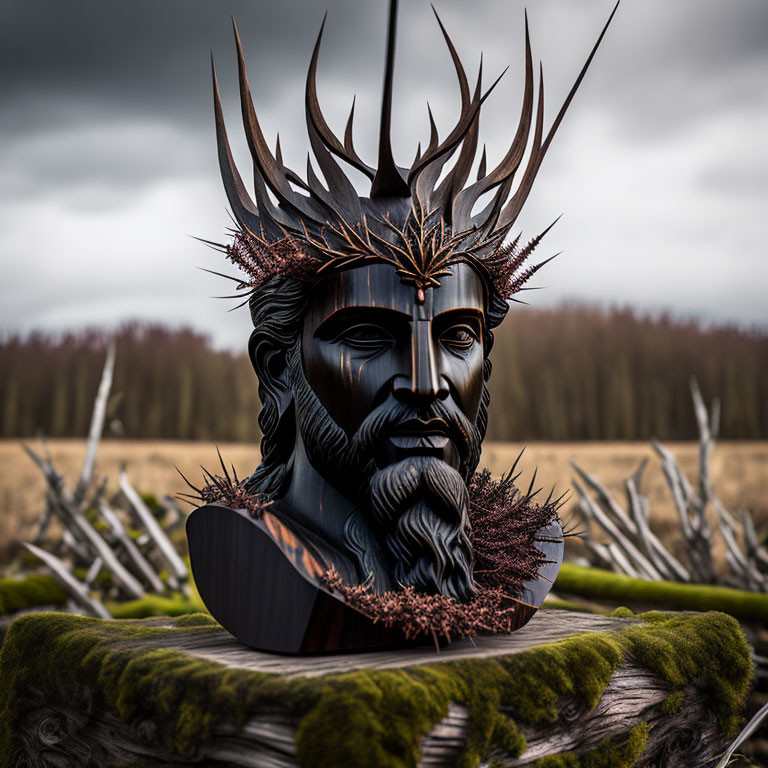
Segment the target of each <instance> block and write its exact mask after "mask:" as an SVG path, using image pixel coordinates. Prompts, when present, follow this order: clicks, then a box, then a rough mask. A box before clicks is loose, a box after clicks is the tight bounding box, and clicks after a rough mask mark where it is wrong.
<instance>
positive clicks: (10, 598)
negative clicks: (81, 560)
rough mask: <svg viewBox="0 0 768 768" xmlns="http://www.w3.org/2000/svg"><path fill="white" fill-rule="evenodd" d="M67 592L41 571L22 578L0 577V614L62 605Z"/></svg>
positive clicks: (5, 614) (4, 614)
mask: <svg viewBox="0 0 768 768" xmlns="http://www.w3.org/2000/svg"><path fill="white" fill-rule="evenodd" d="M66 602H67V592H66V590H65V589H64V587H62V586H61V585H60V584H59V582H58V581H56V580H55V579H53V578H52V577H50V576H44V575H43V574H41V573H33V574H30V575H29V576H27V577H26V578H24V579H11V578H8V579H0V616H7V615H8V614H9V613H16V612H17V611H23V610H25V609H27V608H35V607H37V606H41V605H56V606H60V605H64V603H66Z"/></svg>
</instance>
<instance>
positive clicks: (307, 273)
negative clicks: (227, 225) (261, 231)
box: [226, 230, 322, 290]
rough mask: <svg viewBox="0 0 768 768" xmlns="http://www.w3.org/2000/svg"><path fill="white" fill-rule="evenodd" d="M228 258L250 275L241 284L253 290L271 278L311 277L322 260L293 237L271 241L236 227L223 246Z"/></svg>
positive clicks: (309, 278) (308, 278) (314, 275)
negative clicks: (226, 243) (229, 240)
mask: <svg viewBox="0 0 768 768" xmlns="http://www.w3.org/2000/svg"><path fill="white" fill-rule="evenodd" d="M226 254H227V258H228V259H229V260H230V261H231V262H232V263H233V264H235V265H236V266H238V267H240V269H242V270H243V271H244V272H245V273H246V274H247V275H248V277H249V278H250V279H249V280H247V281H243V283H242V287H243V288H249V289H251V290H256V289H258V288H260V287H261V286H262V285H264V284H265V283H267V282H268V281H269V280H271V279H272V278H273V277H291V278H294V279H296V280H311V279H312V278H314V277H316V275H317V270H318V269H319V267H320V266H321V264H322V262H320V261H319V260H318V259H316V258H314V257H313V256H310V255H309V254H307V253H306V252H305V251H304V250H303V249H302V248H301V246H300V244H299V243H298V242H297V241H296V240H295V239H294V238H292V237H290V236H288V235H286V236H285V237H283V238H281V239H280V240H277V241H276V242H274V243H270V242H268V241H267V240H265V239H263V238H261V237H259V236H257V235H254V234H253V233H252V232H248V231H245V230H238V231H236V232H235V236H234V239H233V241H232V244H231V245H229V246H227V248H226Z"/></svg>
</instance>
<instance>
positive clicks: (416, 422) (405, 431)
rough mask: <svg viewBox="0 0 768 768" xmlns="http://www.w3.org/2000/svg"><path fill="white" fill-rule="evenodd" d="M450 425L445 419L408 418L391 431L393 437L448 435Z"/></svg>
mask: <svg viewBox="0 0 768 768" xmlns="http://www.w3.org/2000/svg"><path fill="white" fill-rule="evenodd" d="M448 434H449V433H448V425H447V424H446V423H445V421H444V420H443V419H438V418H432V419H408V420H406V421H402V422H400V423H399V424H398V425H397V426H395V427H394V428H393V429H391V430H390V431H389V435H390V436H391V437H417V438H421V437H430V436H435V437H448Z"/></svg>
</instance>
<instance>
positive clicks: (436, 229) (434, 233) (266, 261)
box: [218, 209, 549, 300]
mask: <svg viewBox="0 0 768 768" xmlns="http://www.w3.org/2000/svg"><path fill="white" fill-rule="evenodd" d="M386 224H387V226H388V227H389V228H390V230H391V231H392V232H394V234H395V235H396V239H395V241H394V242H389V241H388V240H386V239H384V238H382V237H381V235H379V234H377V233H376V232H375V231H373V230H371V229H369V228H368V226H367V222H363V224H362V226H361V231H358V230H357V229H356V228H354V227H351V226H350V225H349V224H347V223H346V222H344V221H343V220H340V221H339V224H338V225H333V224H330V223H328V224H327V225H326V227H325V228H324V230H323V234H321V235H320V236H317V237H314V236H310V235H309V233H306V234H305V235H303V236H302V235H295V236H294V235H289V234H286V235H285V237H283V238H281V239H279V240H277V241H275V242H269V241H268V240H267V239H266V238H264V237H261V236H260V235H256V234H254V233H253V232H251V231H249V230H245V229H238V230H235V232H234V239H233V241H232V244H231V245H228V246H226V247H224V246H218V247H219V248H220V249H221V250H223V251H224V252H225V253H226V256H227V258H228V259H229V260H230V261H231V262H232V263H233V264H235V265H236V266H238V267H240V268H241V269H242V270H243V271H244V272H245V273H246V274H247V275H248V278H249V279H248V280H244V281H243V282H242V283H241V284H240V286H239V287H240V288H241V289H250V290H256V289H258V288H260V287H261V286H262V285H264V284H265V283H267V282H268V281H269V280H271V279H272V278H273V277H290V278H294V279H296V280H314V279H317V278H318V277H319V276H320V275H321V274H322V273H323V272H329V271H334V270H342V269H346V268H348V267H350V266H353V265H357V264H361V263H365V262H366V261H368V262H371V261H383V262H385V263H388V264H391V265H392V266H393V267H395V269H396V270H397V274H398V275H399V276H400V278H401V279H402V280H405V281H407V282H410V283H413V284H414V285H415V286H416V287H417V288H420V289H426V288H428V287H430V286H432V287H436V286H438V285H439V284H440V278H441V277H444V276H445V275H447V274H448V273H449V272H450V266H451V265H452V264H455V263H457V262H461V261H464V260H467V261H470V262H472V263H475V264H482V265H483V266H484V267H485V270H486V273H487V275H488V276H489V277H490V280H491V283H492V285H493V288H494V290H495V291H496V292H497V293H498V294H499V296H500V297H501V298H502V299H504V300H508V299H510V298H511V297H512V296H513V295H514V294H515V293H517V292H518V291H520V290H521V289H522V288H523V286H524V285H525V284H526V283H527V282H528V280H530V279H531V277H533V275H534V274H536V272H537V271H538V270H539V269H540V268H541V267H543V266H544V264H545V263H546V261H544V262H540V263H538V264H534V265H532V266H530V267H528V268H526V269H523V265H524V264H525V263H526V262H527V261H528V259H529V257H530V256H531V254H532V253H533V251H534V250H535V249H536V246H537V245H538V244H539V242H540V241H541V239H542V238H543V237H544V235H545V234H546V233H547V232H548V231H549V227H548V228H547V229H546V230H544V232H542V233H541V234H540V235H537V236H536V237H534V238H533V239H532V240H531V241H530V242H528V243H527V244H526V245H524V246H522V247H521V246H520V235H518V236H517V238H515V240H514V241H513V242H511V243H509V244H508V245H504V246H500V247H499V248H497V249H496V250H495V251H494V252H493V253H491V254H490V255H489V256H485V257H478V256H475V255H473V254H474V252H475V251H476V248H477V246H475V247H473V248H471V249H470V250H469V252H467V253H465V252H463V251H462V241H463V240H464V239H465V238H466V236H467V233H466V232H463V233H458V234H455V235H451V234H450V233H449V231H448V230H447V229H446V227H445V224H444V222H443V221H442V219H440V220H439V221H437V222H432V223H431V224H427V221H426V219H425V217H424V214H423V212H422V211H421V209H418V210H417V211H416V212H414V214H413V215H412V216H411V217H409V219H408V221H407V222H406V224H405V226H404V227H403V229H402V230H400V229H398V228H396V227H395V226H394V225H392V224H391V223H389V222H386ZM329 237H331V238H332V239H333V244H332V243H331V242H330V241H329V239H328V238H329Z"/></svg>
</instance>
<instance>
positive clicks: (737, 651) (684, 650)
mask: <svg viewBox="0 0 768 768" xmlns="http://www.w3.org/2000/svg"><path fill="white" fill-rule="evenodd" d="M751 675H752V667H751V660H750V654H749V649H748V647H747V644H746V642H745V640H744V637H743V635H742V634H741V631H740V629H739V625H738V623H737V622H736V621H735V620H734V619H732V618H731V617H729V616H726V615H723V614H718V613H711V614H702V615H670V614H658V613H655V614H647V615H645V616H639V617H628V618H619V617H605V616H593V615H589V614H576V613H568V612H564V611H540V612H539V614H537V616H535V617H534V619H533V620H532V621H531V622H530V624H528V625H527V626H526V627H525V628H523V629H522V630H520V631H518V632H516V633H514V634H513V635H509V636H499V637H488V638H480V639H478V640H477V641H476V645H473V644H471V643H468V642H466V641H463V642H460V643H455V644H453V645H451V646H449V647H448V648H445V649H443V650H442V651H441V652H440V653H439V654H437V653H435V650H434V648H432V649H430V648H417V649H407V650H400V651H396V652H375V653H365V654H351V655H330V656H321V657H279V656H274V655H270V654H265V653H259V652H256V651H252V650H249V649H246V648H244V647H243V646H241V645H239V644H238V643H237V642H236V641H235V640H234V639H232V638H231V637H230V636H229V635H227V634H226V633H225V632H224V631H223V630H222V629H221V628H220V627H218V625H216V624H215V623H214V622H213V620H212V619H211V618H210V617H209V616H205V615H201V614H198V615H191V616H184V617H179V618H153V619H145V620H122V621H102V620H99V619H90V618H84V617H77V616H68V615H64V614H55V613H49V614H35V615H30V616H24V617H22V618H20V619H18V620H17V621H16V622H14V623H13V625H12V626H11V628H10V630H9V631H8V634H7V637H6V641H5V644H4V646H3V648H2V651H1V652H0V766H1V767H2V768H11V767H13V768H16V766H22V765H25V766H27V765H49V764H51V765H53V764H56V765H58V764H62V765H64V764H66V765H69V766H91V765H98V766H105V767H106V766H122V765H132V766H137V765H138V766H141V765H146V766H155V765H157V766H159V765H168V764H169V763H170V764H172V765H176V766H181V765H185V764H188V763H193V762H198V763H203V764H205V765H207V766H217V765H221V766H224V765H227V766H252V767H254V768H255V767H256V766H262V767H264V768H266V767H267V766H269V767H270V768H281V767H283V766H284V767H286V768H287V767H288V766H297V765H298V766H303V767H306V768H309V767H310V766H311V767H312V768H348V766H356V768H406V766H412V767H414V768H415V767H416V766H432V767H433V768H436V767H437V766H467V767H468V766H477V765H479V764H480V762H481V761H482V762H489V763H491V764H496V765H509V766H523V765H528V766H539V768H579V766H581V767H582V768H587V767H589V768H601V766H602V767H604V768H622V767H624V768H628V767H629V766H646V768H650V767H651V766H652V767H653V768H664V767H665V766H666V767H670V766H676V765H680V764H685V765H697V766H698V765H702V766H703V765H706V763H707V761H708V760H709V759H711V758H712V757H713V756H714V755H716V754H717V753H718V752H719V751H721V750H722V748H723V747H724V745H725V741H726V739H727V738H728V737H729V736H730V735H732V734H733V732H734V730H735V729H736V728H737V727H738V723H739V718H740V714H741V707H742V704H743V699H744V696H745V694H746V691H747V688H748V686H749V682H750V679H751ZM681 755H685V760H684V761H683V762H681V761H680V756H681Z"/></svg>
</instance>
